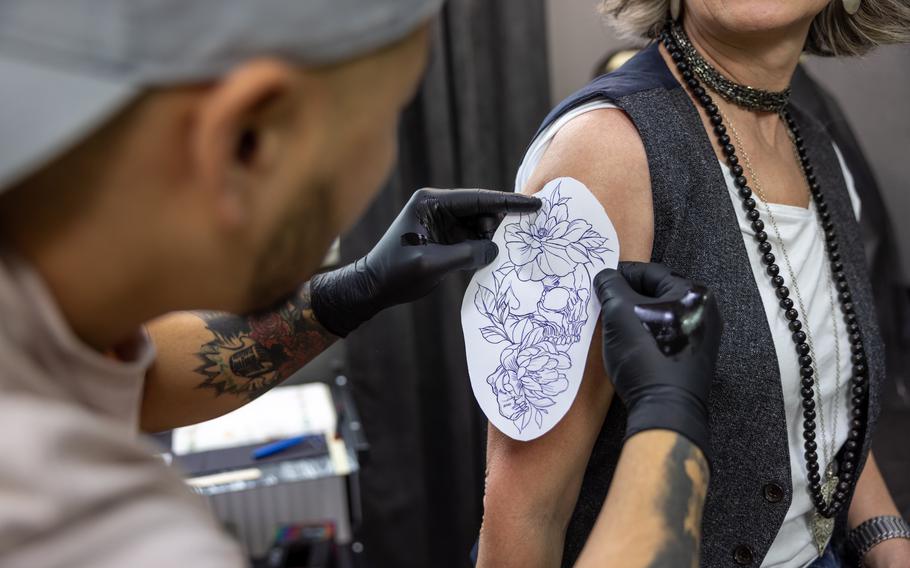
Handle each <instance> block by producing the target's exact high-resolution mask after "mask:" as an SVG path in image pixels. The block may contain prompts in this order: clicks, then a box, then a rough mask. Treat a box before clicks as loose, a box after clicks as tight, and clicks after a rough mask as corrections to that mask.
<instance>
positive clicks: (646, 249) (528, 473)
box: [484, 109, 653, 530]
mask: <svg viewBox="0 0 910 568" xmlns="http://www.w3.org/2000/svg"><path fill="white" fill-rule="evenodd" d="M559 177H572V178H575V179H577V180H579V181H580V182H582V183H584V184H585V185H586V186H587V187H588V188H589V189H590V190H591V192H592V193H593V194H594V195H595V196H596V197H597V199H598V200H599V201H600V202H601V203H602V204H603V206H604V209H605V210H606V211H607V214H608V215H609V217H610V219H611V220H612V221H613V224H614V226H615V228H616V232H617V235H618V237H619V241H620V253H621V254H620V258H621V260H638V261H647V260H649V258H650V256H651V246H652V240H653V214H652V205H651V189H650V178H649V175H648V167H647V159H646V156H645V151H644V147H643V145H642V143H641V139H640V137H639V135H638V131H637V130H636V129H635V127H634V125H633V124H632V123H631V121H630V120H629V119H628V117H626V115H625V114H624V113H623V112H622V111H620V110H617V109H603V110H596V111H591V112H588V113H585V114H583V115H581V116H579V117H577V118H576V119H574V120H572V121H571V122H569V123H568V124H567V125H566V126H565V127H563V128H562V129H561V130H560V131H559V133H557V135H556V136H555V137H554V139H553V141H552V143H551V144H550V147H549V148H548V149H547V151H546V153H545V154H544V156H543V157H542V159H541V161H540V163H539V164H538V165H537V167H536V168H535V170H534V173H533V175H532V176H531V178H530V179H529V182H528V184H527V186H526V187H525V188H524V193H529V194H533V193H536V192H538V191H540V190H541V189H542V188H543V187H544V185H546V183H547V182H549V181H551V180H553V179H556V178H559ZM599 327H600V326H598V328H597V330H596V332H595V334H594V337H593V339H592V343H591V349H590V350H589V353H588V360H587V362H586V365H585V372H584V378H583V380H582V384H581V387H580V388H579V391H578V395H577V398H576V400H575V402H574V403H573V405H572V407H571V409H570V410H569V412H568V414H567V415H566V416H565V417H564V418H563V419H562V420H561V421H560V422H559V424H557V425H556V427H555V428H553V430H551V431H550V432H548V433H547V434H546V435H544V436H542V437H541V438H538V439H536V440H534V441H531V442H519V441H515V440H512V439H510V438H508V437H506V436H505V435H503V434H502V433H500V432H499V431H498V430H496V428H495V427H493V426H490V429H489V442H488V447H487V496H486V504H487V515H488V516H489V515H490V514H491V508H492V509H493V510H495V509H496V502H497V501H499V500H500V499H502V500H503V501H504V502H509V503H511V506H512V507H515V506H516V505H517V506H518V508H519V509H524V508H527V510H528V511H529V514H532V515H537V514H540V515H543V520H548V522H549V521H555V522H556V523H557V524H564V523H567V522H568V518H569V516H570V515H571V512H572V509H573V508H574V506H575V501H576V500H577V498H578V490H579V488H580V486H581V480H582V476H583V474H584V469H585V466H586V465H587V462H588V458H589V457H590V454H591V450H592V448H593V445H594V442H595V440H596V439H597V435H598V433H599V431H600V428H601V426H602V425H603V421H604V417H605V416H606V412H607V408H608V407H609V404H610V400H611V399H612V396H613V388H612V385H611V384H610V381H609V380H608V379H607V377H606V374H605V373H604V370H603V365H602V363H601V349H602V342H601V336H600V329H599ZM513 512H518V511H515V510H514V509H513ZM539 520H541V519H538V521H539ZM490 521H491V519H489V518H487V519H486V520H485V521H484V525H485V529H484V530H487V529H488V528H489V527H488V526H487V525H488V524H489V522H490ZM528 521H529V522H533V519H528Z"/></svg>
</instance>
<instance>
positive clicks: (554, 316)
mask: <svg viewBox="0 0 910 568" xmlns="http://www.w3.org/2000/svg"><path fill="white" fill-rule="evenodd" d="M536 197H539V198H540V199H541V201H543V206H542V207H541V209H540V210H539V211H537V212H534V213H527V214H513V215H508V216H507V217H506V218H505V219H504V220H503V222H502V224H501V225H500V226H499V229H498V230H497V231H496V234H495V235H494V236H493V242H495V243H496V244H497V245H498V246H499V256H498V257H497V258H496V260H495V261H493V263H492V264H490V265H489V266H487V267H485V268H483V269H481V270H479V271H477V273H476V274H475V275H474V278H473V279H471V283H470V284H469V285H468V290H467V292H466V293H465V297H464V300H463V302H462V305H461V325H462V329H463V331H464V339H465V350H466V351H467V359H468V371H469V373H470V375H471V387H472V388H473V390H474V397H475V398H476V399H477V402H478V404H479V405H480V408H481V409H482V410H483V412H484V414H485V415H486V416H487V419H489V421H490V422H491V423H492V424H493V425H494V426H496V428H498V429H499V430H500V431H501V432H503V433H504V434H506V435H507V436H509V437H511V438H514V439H516V440H533V439H534V438H538V437H540V436H542V435H544V434H545V433H546V432H548V431H549V430H550V429H551V428H553V427H554V426H555V425H556V424H557V423H558V422H559V421H560V420H561V419H562V417H563V416H565V415H566V413H567V412H568V411H569V408H570V407H571V406H572V402H573V401H574V400H575V396H576V395H577V394H578V387H579V385H580V384H581V378H582V374H583V372H584V368H585V361H586V360H587V356H588V348H589V347H590V344H591V336H592V335H593V333H594V326H595V325H596V324H597V318H598V315H599V313H600V303H599V302H598V301H597V298H596V297H594V294H593V279H594V276H596V275H597V273H598V272H600V271H601V270H603V269H604V268H616V266H617V265H618V263H619V240H618V239H617V237H616V230H615V229H614V228H613V223H612V222H611V221H610V218H609V217H607V213H606V212H605V211H604V209H603V206H602V205H601V204H600V202H599V201H598V200H597V198H595V197H594V195H592V194H591V192H590V191H589V190H588V188H587V187H585V186H584V184H582V183H581V182H579V181H578V180H575V179H572V178H559V179H556V180H553V181H551V182H550V183H548V184H547V185H546V186H545V187H544V188H543V190H541V191H540V192H539V193H537V194H536Z"/></svg>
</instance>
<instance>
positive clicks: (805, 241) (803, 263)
mask: <svg viewBox="0 0 910 568" xmlns="http://www.w3.org/2000/svg"><path fill="white" fill-rule="evenodd" d="M607 108H617V107H616V105H614V104H612V103H611V102H609V101H607V100H597V101H593V102H590V103H587V104H584V105H581V106H579V107H577V108H575V109H573V110H571V111H569V112H567V113H566V114H564V115H563V116H561V117H560V118H559V119H558V120H556V121H555V122H554V123H553V124H552V125H550V126H549V127H548V128H547V129H546V130H545V131H544V132H542V133H541V134H540V136H538V137H537V138H536V139H535V140H534V142H533V143H532V144H531V147H530V148H529V149H528V152H527V154H526V155H525V158H524V161H523V162H522V164H521V167H520V168H519V170H518V175H517V176H516V180H515V191H522V190H523V189H524V187H525V185H526V184H527V183H528V180H529V179H530V178H531V175H532V174H533V173H534V169H535V168H536V167H537V164H538V163H539V162H540V159H541V158H542V157H543V155H544V153H546V151H547V148H549V146H550V142H551V141H552V140H553V137H554V136H556V133H557V132H559V130H560V129H562V128H563V127H564V126H565V125H566V124H568V123H569V122H570V121H572V120H574V119H575V118H577V117H578V116H580V115H582V114H584V113H586V112H590V111H592V110H597V109H607ZM834 150H835V152H836V153H837V158H838V160H839V162H840V166H841V169H842V170H843V174H844V179H845V180H846V184H847V190H848V192H849V194H850V200H851V202H852V204H853V211H854V213H855V214H856V217H857V218H859V214H860V201H859V197H858V196H857V194H856V189H855V187H854V182H853V176H852V175H851V174H850V172H849V170H848V169H847V166H846V164H845V163H844V160H843V157H842V156H841V153H840V150H839V149H838V148H837V146H835V147H834ZM719 165H720V167H721V169H722V170H723V174H724V178H725V179H726V182H727V189H728V190H729V191H728V193H729V194H730V199H731V200H732V202H733V204H734V207H735V208H736V211H741V210H742V207H741V203H742V200H741V198H740V197H739V194H738V192H737V189H736V186H735V184H734V182H733V174H732V173H731V172H730V169H729V168H728V167H727V166H726V164H724V163H722V162H719ZM755 198H756V200H758V196H755ZM605 205H606V206H607V209H609V204H605ZM767 208H770V211H771V213H772V214H773V215H774V218H775V220H776V221H777V228H778V230H779V231H780V239H781V241H782V242H783V246H784V248H786V251H787V255H788V256H789V259H790V265H791V266H792V268H793V271H794V273H795V275H796V283H797V285H798V288H799V293H800V296H801V297H802V299H803V301H804V303H805V308H806V312H808V318H807V317H805V313H804V312H803V310H802V309H801V308H800V307H799V304H798V302H797V298H796V293H795V289H794V288H795V287H794V286H793V285H792V283H791V278H790V273H789V272H788V270H787V265H786V262H785V260H784V258H783V254H781V253H780V250H781V246H780V245H781V243H780V242H779V241H778V240H777V238H776V235H775V233H774V229H773V227H772V226H771V223H770V222H769V220H768V214H767V211H768V209H767ZM759 210H760V212H761V213H762V218H763V219H764V220H765V225H766V229H765V230H766V232H767V233H768V235H769V240H770V241H771V244H772V245H773V246H774V254H775V256H777V257H778V260H777V263H778V264H779V265H780V267H781V275H783V276H784V278H785V279H786V280H787V282H788V287H789V288H790V290H791V297H792V298H793V301H794V302H796V303H797V304H796V307H797V309H799V312H800V319H801V321H802V322H803V325H807V321H808V327H809V331H810V336H811V338H812V344H813V347H814V352H815V356H814V357H813V359H815V364H816V368H817V370H818V373H819V376H820V377H821V378H822V380H821V393H822V409H823V411H824V419H825V430H826V432H825V436H827V438H828V441H829V444H830V439H831V437H832V436H831V433H832V423H833V422H835V421H834V420H833V419H832V418H833V415H835V414H836V416H837V420H836V425H837V426H836V430H837V432H836V436H835V437H834V438H835V443H834V448H835V452H836V451H837V450H838V449H839V448H840V447H841V446H842V445H843V443H844V442H845V441H846V440H847V431H848V412H849V410H848V409H849V407H848V402H849V400H850V395H849V379H850V373H851V370H852V368H851V364H850V356H849V353H850V346H849V342H848V339H847V330H846V329H845V324H844V322H843V318H841V317H840V311H839V310H840V308H839V306H838V304H837V298H836V296H834V298H833V299H834V302H835V304H834V314H833V317H832V306H831V300H830V298H829V295H828V290H827V286H828V278H827V277H825V276H824V275H825V274H830V272H828V271H829V267H828V261H827V254H826V251H825V244H824V243H825V239H824V236H823V235H822V234H821V232H820V231H821V229H820V228H819V226H818V222H817V220H816V213H815V204H814V202H813V203H811V204H810V206H809V208H808V209H804V208H802V207H795V206H790V205H779V204H766V203H763V202H760V204H759ZM737 218H738V220H739V228H740V232H741V233H742V236H743V240H744V241H745V244H746V250H747V251H748V254H749V262H750V265H751V267H752V274H753V275H754V276H755V280H756V284H757V286H758V290H759V292H760V294H761V299H762V304H763V305H764V307H765V317H766V318H767V320H768V325H769V327H770V329H771V337H772V338H773V339H774V349H775V351H777V361H778V366H779V368H780V380H781V385H782V387H783V394H784V406H785V410H786V417H787V437H788V440H789V446H790V476H791V479H792V485H793V493H792V494H793V499H792V501H791V503H790V508H789V509H788V510H787V515H786V517H785V518H784V523H783V525H782V526H781V528H780V531H778V533H777V537H776V538H775V539H774V542H773V543H772V544H771V548H770V549H769V550H768V553H767V554H766V555H765V558H764V561H763V562H762V566H763V567H767V568H799V567H804V566H807V565H808V564H810V563H811V562H812V561H814V560H815V559H816V558H817V557H818V552H817V550H816V548H815V545H814V544H813V543H812V535H811V532H810V521H811V519H812V512H813V506H812V501H811V499H810V497H809V492H808V483H807V475H808V473H807V471H806V463H805V459H804V458H803V438H802V423H803V418H802V397H801V396H800V392H799V391H800V388H801V386H800V377H799V371H798V370H799V363H798V362H797V355H796V350H795V349H794V348H793V341H792V339H791V338H790V336H791V335H792V333H791V332H790V330H789V328H788V323H789V322H788V321H787V319H786V318H785V317H784V315H783V313H782V311H781V309H780V307H779V305H778V299H777V296H776V295H775V292H774V289H773V288H772V286H771V283H770V281H769V277H768V276H767V274H766V272H765V271H764V264H763V263H762V261H761V258H760V255H759V252H758V247H756V246H755V239H754V231H753V230H752V227H751V223H750V222H749V221H748V220H747V219H746V217H745V215H737ZM620 244H621V243H620ZM832 290H833V288H832ZM832 294H836V292H834V291H832ZM834 325H836V326H837V334H838V339H839V341H838V342H837V345H838V346H839V352H840V359H839V360H837V359H836V357H835V353H836V351H837V350H836V349H835V334H834ZM836 365H839V366H840V373H841V385H842V386H841V389H840V397H837V396H836V390H837V388H836V384H835V369H836ZM816 424H817V425H818V426H817V434H818V438H817V441H818V443H819V450H818V454H819V462H820V465H821V467H822V468H824V466H825V464H826V463H827V462H823V460H824V459H825V458H827V459H828V460H830V459H833V456H825V455H824V454H823V453H822V450H821V446H822V431H821V424H819V421H818V420H816Z"/></svg>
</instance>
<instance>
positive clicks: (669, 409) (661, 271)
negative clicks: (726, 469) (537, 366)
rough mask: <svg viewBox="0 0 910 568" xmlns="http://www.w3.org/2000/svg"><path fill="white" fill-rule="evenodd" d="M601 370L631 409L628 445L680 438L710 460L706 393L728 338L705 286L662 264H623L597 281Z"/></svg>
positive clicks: (627, 433) (628, 409) (715, 302)
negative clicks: (651, 436)
mask: <svg viewBox="0 0 910 568" xmlns="http://www.w3.org/2000/svg"><path fill="white" fill-rule="evenodd" d="M594 287H595V290H596V291H597V296H598V298H599V299H600V302H601V305H602V312H601V321H602V325H603V342H604V348H603V353H604V366H605V367H606V371H607V374H608V375H609V376H610V378H611V380H612V381H613V386H614V388H615V391H616V394H617V395H618V396H619V398H620V399H621V400H622V401H623V403H624V404H625V405H626V409H627V411H628V415H629V416H628V422H627V424H626V438H628V437H629V436H632V435H633V434H636V433H637V432H641V431H643V430H651V429H666V430H673V431H675V432H678V433H680V434H682V435H683V436H685V437H686V438H688V439H689V440H690V441H691V442H692V443H694V444H695V445H697V446H698V447H699V448H700V449H701V450H702V453H704V454H705V456H707V453H708V392H709V391H710V388H711V382H712V380H713V378H714V365H715V362H716V359H717V351H718V348H719V346H720V336H721V332H722V331H723V320H722V319H721V316H720V311H719V310H718V308H717V301H716V300H715V299H714V296H713V295H712V294H711V292H710V291H709V290H708V289H707V288H705V287H704V286H703V285H701V284H698V283H696V282H693V281H691V280H687V279H685V278H681V277H679V276H676V275H675V274H673V273H672V272H670V269H668V268H667V267H665V266H663V265H660V264H647V263H639V262H629V263H621V264H620V266H619V270H612V269H607V270H604V271H602V272H601V273H600V274H598V275H597V277H596V278H595V279H594Z"/></svg>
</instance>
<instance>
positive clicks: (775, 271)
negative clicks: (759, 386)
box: [660, 22, 869, 518]
mask: <svg viewBox="0 0 910 568" xmlns="http://www.w3.org/2000/svg"><path fill="white" fill-rule="evenodd" d="M674 25H675V24H674V23H673V22H670V23H668V24H667V27H666V28H665V29H664V30H663V32H662V33H661V36H660V39H661V41H662V42H663V44H664V47H666V48H667V51H668V52H669V54H670V57H671V58H672V59H673V62H674V63H675V65H676V68H677V70H679V73H680V74H681V75H682V78H683V81H684V82H685V85H686V87H687V88H688V89H689V92H690V93H691V94H692V97H693V98H694V99H695V100H696V101H698V102H699V104H701V106H702V108H704V109H705V112H706V113H707V114H708V117H709V120H710V122H711V125H712V126H713V127H714V133H715V134H716V135H717V141H718V143H719V144H720V147H721V149H722V151H723V154H724V156H725V157H726V159H727V163H728V164H729V166H730V170H731V172H732V173H733V176H734V178H735V183H736V187H737V188H738V190H739V195H740V197H741V198H742V200H743V208H744V210H745V212H746V218H747V219H748V220H749V221H750V222H751V223H752V229H753V230H754V231H755V240H756V242H757V243H758V250H759V252H760V253H761V255H762V262H764V264H765V265H766V267H767V268H766V271H767V273H768V275H769V276H770V277H771V284H772V285H773V286H774V288H775V293H776V294H777V297H778V299H779V300H780V308H781V310H783V312H784V315H785V317H786V318H787V320H788V321H789V322H790V323H789V328H790V331H791V332H793V335H792V340H793V343H794V344H795V346H796V353H797V355H798V357H799V367H800V369H799V372H800V377H801V386H802V389H801V390H800V394H801V396H802V399H803V418H804V419H805V420H804V422H803V439H804V440H805V443H804V448H805V453H804V457H805V459H806V470H807V471H808V472H809V474H808V480H809V494H810V496H811V498H812V503H813V505H814V506H815V509H816V511H817V512H818V514H820V515H821V516H823V517H825V518H832V517H834V516H835V515H836V514H837V513H838V512H839V511H840V510H841V509H842V508H843V507H844V505H845V503H846V501H847V498H848V496H849V495H850V493H851V490H852V487H853V485H854V484H855V481H856V480H855V475H854V474H855V472H856V468H857V465H858V462H859V453H860V452H859V447H860V443H861V438H862V435H863V428H864V421H863V418H864V414H865V409H866V407H867V400H868V393H869V389H868V385H867V380H868V379H867V369H866V355H865V351H864V349H863V340H862V335H861V333H860V328H859V323H858V322H857V318H856V314H855V312H854V306H853V302H852V301H851V299H852V298H851V295H850V287H849V285H848V283H847V277H846V275H845V273H844V265H843V262H842V261H841V255H840V252H839V251H838V245H837V236H836V234H835V230H834V221H832V219H831V213H830V212H829V211H828V204H827V203H826V202H825V197H824V195H823V193H822V190H821V186H820V185H819V183H818V180H817V179H816V176H815V174H814V172H813V169H812V165H811V164H810V163H809V156H808V153H807V151H806V148H805V145H804V141H803V139H802V137H801V136H800V135H799V128H798V127H797V125H796V122H795V121H794V120H793V117H792V116H791V115H790V113H789V111H787V110H786V109H783V110H782V111H781V112H780V114H781V117H782V118H783V120H784V122H785V123H786V124H787V128H789V130H790V132H791V134H792V139H793V143H794V145H795V146H796V151H797V154H798V155H799V159H800V164H801V166H802V169H803V173H804V174H805V176H806V181H807V182H808V184H809V190H810V192H811V194H812V199H813V200H814V201H815V209H816V211H817V212H818V215H819V218H820V221H821V226H822V229H823V230H824V233H825V241H826V246H827V250H828V259H829V260H830V262H831V271H832V274H833V276H834V282H835V286H836V289H837V292H838V301H839V302H840V307H841V311H842V312H843V314H844V319H845V321H846V324H847V332H848V333H849V336H850V352H851V362H852V364H853V377H852V379H851V386H852V391H851V392H852V394H853V397H852V399H851V403H852V409H851V414H850V416H851V419H850V431H849V433H848V435H847V442H846V444H845V451H844V452H843V454H842V455H841V457H840V459H839V460H838V459H837V458H836V457H833V458H832V459H833V461H834V464H835V468H836V470H835V474H836V476H837V479H838V482H837V485H836V487H835V488H834V490H833V491H832V494H831V496H830V501H828V500H826V496H825V495H824V494H823V492H822V473H821V472H820V471H819V464H818V454H817V453H816V450H817V449H818V446H817V444H816V441H815V418H816V412H815V406H816V402H815V400H814V398H813V397H814V391H813V386H815V380H816V379H815V378H814V377H813V374H814V371H813V361H812V357H811V356H810V354H809V344H808V343H807V341H806V340H807V337H806V333H805V332H804V331H802V328H803V324H802V322H800V320H799V312H798V311H797V310H796V309H795V308H794V307H793V300H792V299H790V297H789V296H790V290H789V289H788V288H787V286H786V285H785V282H784V277H783V276H781V275H780V267H779V266H778V265H777V264H776V263H775V257H774V254H773V253H772V252H771V251H772V246H771V243H770V242H769V241H768V234H767V233H766V232H765V230H764V229H765V224H764V222H763V221H762V220H761V215H760V214H759V212H758V209H757V208H756V206H757V203H756V202H755V199H754V198H753V197H752V189H751V188H749V186H748V183H749V182H748V180H747V179H746V177H745V176H744V173H745V172H744V170H743V168H742V166H741V165H739V158H738V157H737V155H736V148H734V147H733V145H732V144H731V140H730V136H729V135H727V128H726V127H725V126H724V124H723V118H722V116H721V113H720V109H719V108H718V107H717V105H716V104H714V102H713V100H712V99H711V96H710V95H709V94H708V93H707V92H706V91H705V89H704V87H702V86H701V84H700V83H699V80H698V79H697V78H696V76H695V74H694V73H693V72H692V69H691V67H690V65H691V64H690V62H689V61H687V58H686V54H685V52H684V51H683V50H682V49H681V47H680V46H679V44H678V43H677V42H676V41H675V39H674V37H673V33H671V29H672V26H674ZM819 404H821V402H820V401H819Z"/></svg>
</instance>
